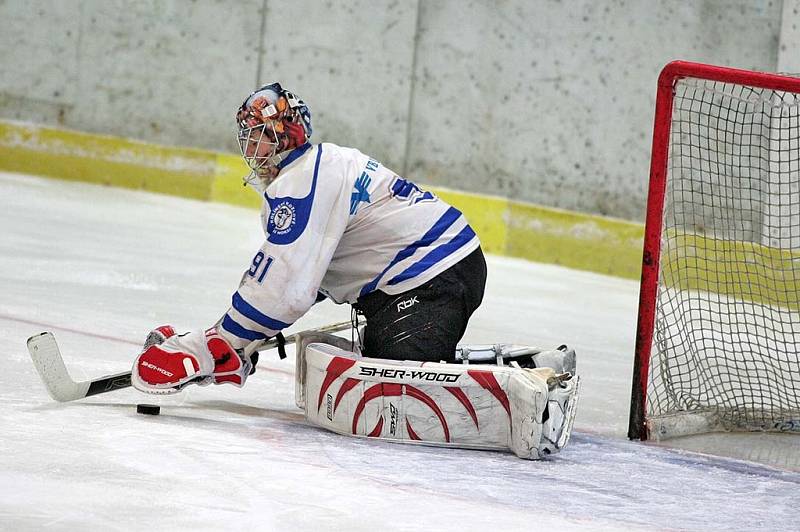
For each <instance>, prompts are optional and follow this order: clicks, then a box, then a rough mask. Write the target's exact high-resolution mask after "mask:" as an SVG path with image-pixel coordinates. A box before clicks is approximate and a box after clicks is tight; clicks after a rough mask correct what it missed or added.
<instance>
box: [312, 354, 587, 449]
mask: <svg viewBox="0 0 800 532" xmlns="http://www.w3.org/2000/svg"><path fill="white" fill-rule="evenodd" d="M298 356H300V357H302V358H303V362H302V365H299V366H298V368H301V367H302V368H303V376H302V377H298V384H300V383H302V386H303V388H304V391H303V393H302V397H303V398H304V407H305V415H306V418H307V419H308V420H309V421H310V422H311V423H314V424H316V425H318V426H320V427H323V428H326V429H328V430H332V431H334V432H337V433H340V434H346V435H355V436H360V437H372V438H379V439H384V440H390V441H395V442H403V443H424V444H430V445H441V446H454V447H462V448H476V449H506V450H511V451H513V452H514V453H515V454H516V455H517V456H519V457H521V458H527V459H537V458H542V457H544V456H547V455H548V454H552V453H555V452H558V451H559V450H561V449H562V448H563V447H564V446H565V445H566V443H567V440H568V439H569V432H570V429H571V424H570V423H571V420H572V419H574V406H575V404H576V400H575V399H573V398H574V397H576V396H575V395H574V392H575V391H576V387H575V383H577V380H572V379H569V377H571V376H569V375H561V376H560V377H559V376H557V375H556V373H555V372H554V371H553V369H551V368H537V369H522V368H517V367H510V366H505V367H499V366H489V365H482V366H474V365H473V366H470V365H463V364H437V363H421V362H412V361H389V360H382V359H370V358H361V357H358V356H357V355H354V354H353V353H351V352H349V351H346V350H343V349H340V348H336V347H334V346H331V345H327V344H322V343H312V344H309V345H308V346H307V347H306V348H305V350H304V351H302V352H300V353H298ZM562 384H563V386H562ZM551 390H552V392H551ZM553 392H554V393H553ZM571 400H572V402H571V403H570V401H571ZM551 404H552V405H553V406H551ZM555 405H558V407H559V410H557V411H556V410H555ZM562 405H563V408H562ZM570 413H573V415H572V416H571V417H570V415H569V414H570ZM565 429H566V430H565ZM554 440H555V441H554Z"/></svg>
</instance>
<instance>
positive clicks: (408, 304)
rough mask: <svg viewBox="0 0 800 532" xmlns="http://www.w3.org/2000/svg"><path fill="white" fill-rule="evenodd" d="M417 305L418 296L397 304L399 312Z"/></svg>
mask: <svg viewBox="0 0 800 532" xmlns="http://www.w3.org/2000/svg"><path fill="white" fill-rule="evenodd" d="M417 303H419V300H418V299H417V296H414V297H412V298H411V299H406V300H405V301H401V302H400V303H398V304H397V312H401V311H403V310H405V309H407V308H411V307H413V306H414V305H416V304H417Z"/></svg>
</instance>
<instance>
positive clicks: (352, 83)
mask: <svg viewBox="0 0 800 532" xmlns="http://www.w3.org/2000/svg"><path fill="white" fill-rule="evenodd" d="M797 4H798V2H797V1H796V0H786V1H784V2H781V1H779V0H772V1H766V0H749V1H748V0H698V1H686V2H682V1H677V0H661V1H655V0H629V1H624V0H617V1H597V0H595V1H589V0H586V1H584V0H571V1H556V0H536V1H526V0H497V1H490V0H481V1H467V0H419V1H402V0H401V1H398V0H374V1H362V0H342V1H336V2H333V1H329V2H321V1H316V0H296V1H285V2H279V1H275V0H244V1H236V2H233V1H231V2H222V1H214V0H197V1H188V0H182V1H179V0H172V1H167V0H162V1H157V0H149V1H147V0H141V1H137V2H123V1H110V0H62V1H60V2H50V1H41V0H39V1H23V0H6V1H5V2H0V56H2V58H3V59H2V68H1V69H0V118H6V119H15V120H24V121H31V122H35V123H41V124H47V125H54V126H61V127H67V128H73V129H77V130H81V131H87V132H93V133H106V134H111V135H118V136H124V137H130V138H134V139H141V140H146V141H149V142H156V143H162V144H167V145H174V146H187V147H197V148H204V149H212V150H220V151H230V152H232V151H235V150H236V147H235V142H234V140H233V139H234V133H235V131H234V124H233V119H232V116H233V113H234V111H235V109H236V107H238V105H239V104H240V103H241V100H242V99H243V98H244V96H246V95H247V93H248V92H249V91H250V90H252V89H253V88H255V87H256V86H257V85H260V84H262V83H265V82H269V81H272V80H280V81H281V82H282V83H284V85H285V86H287V87H289V88H291V89H292V90H294V91H295V92H297V93H298V94H300V95H301V96H302V97H303V98H304V99H305V100H306V102H308V103H309V105H310V106H311V110H312V114H313V118H314V124H315V140H318V141H320V140H327V141H331V142H336V143H339V144H344V145H352V146H356V147H359V148H360V149H362V150H363V151H365V152H367V153H370V154H371V155H373V156H375V157H378V158H379V159H381V160H383V161H384V162H385V163H386V164H387V165H389V166H390V167H393V168H395V169H396V170H397V171H399V172H404V173H405V175H407V176H409V177H411V178H413V179H415V180H417V181H419V182H422V183H429V184H433V185H439V186H447V187H452V188H457V189H462V190H469V191H475V192H481V193H489V194H496V195H499V196H504V197H509V198H513V199H515V200H526V201H531V202H536V203H539V204H542V205H548V206H553V207H559V208H564V209H570V210H577V211H583V212H589V213H596V214H603V215H613V216H617V217H622V218H627V219H631V220H641V219H642V217H643V213H644V202H645V195H646V187H647V169H648V165H649V150H650V132H651V128H652V116H653V103H654V96H655V80H656V77H657V75H658V72H659V70H660V68H661V67H662V66H663V65H664V64H665V63H667V62H668V61H670V60H672V59H679V58H680V59H688V60H695V61H701V62H708V63H716V64H725V65H730V66H736V67H741V68H754V69H759V70H767V71H774V70H778V69H781V70H786V69H793V70H797V66H798V65H797V64H796V59H795V58H796V57H797V56H798V54H797V53H796V50H797V49H798V44H799V43H800V36H799V35H800V31H798V29H797V24H796V22H795V20H796V19H798V18H800V15H798V11H797V7H798V6H797Z"/></svg>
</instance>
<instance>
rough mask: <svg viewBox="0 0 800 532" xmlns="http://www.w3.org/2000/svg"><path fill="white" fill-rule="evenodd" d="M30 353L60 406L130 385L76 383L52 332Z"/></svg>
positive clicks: (121, 376) (33, 342) (114, 380)
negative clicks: (60, 403)
mask: <svg viewBox="0 0 800 532" xmlns="http://www.w3.org/2000/svg"><path fill="white" fill-rule="evenodd" d="M350 326H351V322H349V321H343V322H341V323H334V324H332V325H326V326H324V327H318V328H316V329H309V330H308V331H303V332H301V333H295V334H292V335H290V336H287V337H286V343H287V344H291V343H294V342H295V341H296V340H297V336H298V335H299V334H303V333H306V332H329V333H333V332H337V331H343V330H344V329H347V328H348V327H350ZM277 345H278V340H277V338H270V339H269V340H267V341H266V342H264V343H263V344H262V345H261V346H259V347H258V350H259V351H260V350H263V349H269V348H272V347H275V346H277ZM28 352H29V353H30V354H31V359H32V360H33V365H34V366H35V367H36V371H38V372H39V376H40V377H41V378H42V382H44V385H45V387H46V388H47V392H48V393H49V394H50V397H52V398H53V399H55V400H56V401H59V402H62V403H64V402H67V401H75V400H76V399H83V398H84V397H89V396H90V395H97V394H100V393H106V392H112V391H114V390H120V389H122V388H128V387H129V386H130V385H131V372H130V371H126V372H123V373H116V374H114V375H106V376H104V377H98V378H96V379H90V380H86V381H80V382H76V381H74V380H72V377H70V376H69V372H68V371H67V367H66V366H65V365H64V359H63V358H62V357H61V351H60V350H59V348H58V344H57V343H56V338H55V336H53V333H51V332H43V333H41V334H37V335H35V336H31V337H30V338H28Z"/></svg>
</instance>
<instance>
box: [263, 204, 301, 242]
mask: <svg viewBox="0 0 800 532" xmlns="http://www.w3.org/2000/svg"><path fill="white" fill-rule="evenodd" d="M296 218H297V214H296V212H295V207H294V205H293V204H292V203H291V202H289V201H283V202H281V203H279V204H278V205H277V206H276V207H275V208H274V209H272V211H271V212H270V213H269V225H270V226H271V227H272V231H270V234H276V235H285V234H286V233H288V232H290V231H291V230H292V227H294V224H295V219H296Z"/></svg>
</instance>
